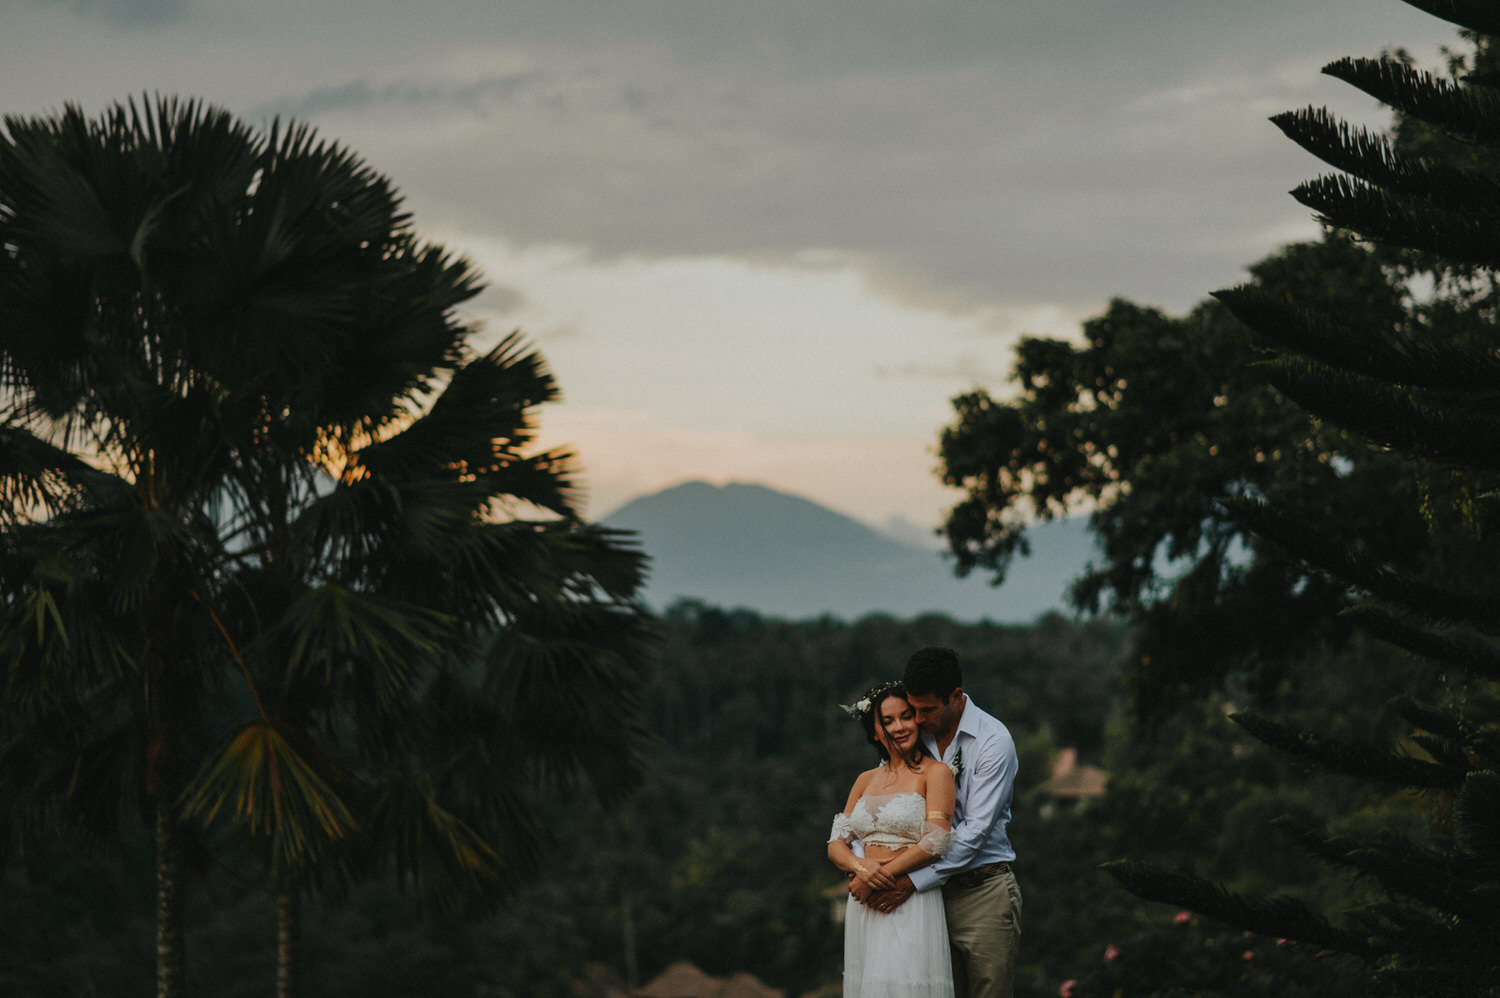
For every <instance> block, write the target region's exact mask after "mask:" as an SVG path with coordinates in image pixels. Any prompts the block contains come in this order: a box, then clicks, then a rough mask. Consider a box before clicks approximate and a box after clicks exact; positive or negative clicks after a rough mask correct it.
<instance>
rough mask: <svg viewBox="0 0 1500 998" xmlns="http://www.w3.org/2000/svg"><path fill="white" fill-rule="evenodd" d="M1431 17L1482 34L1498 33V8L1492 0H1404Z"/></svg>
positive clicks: (1499, 31) (1499, 17)
mask: <svg viewBox="0 0 1500 998" xmlns="http://www.w3.org/2000/svg"><path fill="white" fill-rule="evenodd" d="M1406 2H1407V3H1408V4H1410V5H1411V6H1413V7H1415V8H1417V9H1418V10H1421V11H1426V12H1427V13H1429V14H1431V15H1432V16H1433V17H1438V18H1442V19H1443V20H1444V21H1448V22H1451V23H1453V24H1456V25H1458V26H1459V27H1461V28H1468V29H1470V30H1471V31H1477V32H1479V33H1480V34H1482V35H1500V8H1497V7H1496V6H1495V4H1494V2H1493V0H1406Z"/></svg>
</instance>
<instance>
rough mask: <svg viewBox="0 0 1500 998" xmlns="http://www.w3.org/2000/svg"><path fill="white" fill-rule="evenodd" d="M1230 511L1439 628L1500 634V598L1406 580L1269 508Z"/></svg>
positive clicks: (1245, 503) (1235, 504) (1230, 504)
mask: <svg viewBox="0 0 1500 998" xmlns="http://www.w3.org/2000/svg"><path fill="white" fill-rule="evenodd" d="M1224 507H1225V509H1226V510H1227V511H1228V512H1229V513H1230V514H1232V515H1233V516H1234V518H1235V519H1237V520H1239V521H1240V522H1241V523H1244V524H1245V526H1246V527H1247V528H1248V529H1250V530H1252V531H1254V532H1256V533H1258V534H1262V535H1264V536H1266V537H1267V538H1269V539H1271V540H1273V541H1275V542H1276V543H1277V544H1280V545H1281V546H1282V547H1284V548H1286V549H1287V550H1288V551H1290V552H1292V553H1293V554H1295V555H1296V556H1297V557H1298V558H1300V559H1302V560H1303V561H1305V562H1307V563H1308V564H1310V565H1312V566H1314V567H1315V568H1319V569H1321V570H1322V571H1324V572H1327V573H1328V574H1329V575H1331V576H1333V577H1334V578H1336V579H1340V580H1342V581H1344V582H1346V583H1348V584H1349V585H1351V586H1354V587H1356V588H1358V589H1362V590H1364V591H1365V592H1367V593H1370V594H1371V595H1373V596H1376V597H1378V598H1379V599H1381V600H1383V601H1385V602H1387V603H1391V604H1394V605H1396V606H1398V607H1400V608H1401V609H1403V610H1405V611H1407V612H1411V613H1415V614H1418V615H1419V616H1422V617H1424V618H1426V619H1428V620H1431V621H1433V622H1435V623H1451V624H1463V625H1467V626H1469V627H1472V628H1474V629H1475V630H1477V631H1480V632H1482V633H1486V634H1491V633H1497V632H1500V596H1497V595H1495V594H1492V593H1475V592H1473V591H1471V590H1467V589H1466V590H1461V591H1460V590H1453V589H1446V588H1442V587H1439V586H1434V585H1430V584H1428V583H1425V582H1419V581H1417V580H1414V579H1411V578H1408V577H1407V576H1404V575H1400V574H1398V573H1397V572H1395V571H1393V570H1392V569H1390V568H1388V567H1386V566H1384V565H1379V564H1376V563H1375V562H1374V561H1372V560H1371V559H1370V558H1369V557H1367V556H1366V555H1365V554H1364V553H1363V551H1362V550H1361V549H1359V548H1356V547H1351V546H1350V545H1347V544H1344V543H1340V542H1338V541H1337V540H1335V539H1333V538H1330V537H1328V536H1327V534H1326V532H1320V531H1317V530H1311V529H1308V528H1306V527H1305V526H1304V525H1303V524H1302V523H1300V522H1299V521H1297V520H1295V519H1293V518H1291V517H1288V516H1286V515H1284V514H1281V513H1279V512H1278V511H1276V510H1274V509H1272V508H1271V507H1270V506H1268V505H1267V504H1265V503H1263V502H1257V501H1255V500H1248V499H1232V500H1226V501H1225V502H1224Z"/></svg>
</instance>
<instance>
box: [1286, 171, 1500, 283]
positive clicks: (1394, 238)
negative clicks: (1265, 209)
mask: <svg viewBox="0 0 1500 998" xmlns="http://www.w3.org/2000/svg"><path fill="white" fill-rule="evenodd" d="M1292 197H1294V198H1296V199H1297V200H1298V201H1299V202H1301V203H1302V204H1304V205H1306V206H1307V207H1309V208H1311V209H1312V210H1313V211H1316V212H1317V213H1318V217H1319V219H1320V220H1321V221H1323V222H1324V223H1325V224H1328V225H1332V226H1334V227H1335V228H1340V229H1348V230H1350V231H1352V232H1357V233H1359V234H1360V235H1361V236H1364V237H1365V238H1367V239H1370V240H1372V241H1374V242H1378V243H1386V244H1389V245H1392V246H1404V247H1407V248H1408V249H1415V250H1423V251H1426V252H1428V253H1433V254H1435V255H1439V256H1442V257H1445V258H1447V259H1448V260H1450V261H1452V262H1454V263H1467V264H1474V265H1477V266H1481V267H1495V266H1497V264H1500V235H1497V234H1496V231H1495V230H1496V225H1495V221H1496V219H1495V212H1494V210H1493V209H1490V210H1485V209H1483V208H1480V209H1478V210H1476V211H1474V212H1466V211H1463V210H1461V209H1454V210H1448V209H1445V208H1443V207H1441V206H1440V205H1436V204H1432V203H1429V202H1428V201H1426V200H1425V199H1424V198H1421V197H1414V196H1412V195H1408V194H1401V193H1395V192H1392V191H1387V190H1384V189H1382V188H1380V187H1377V186H1375V185H1373V184H1370V183H1367V182H1365V181H1363V180H1360V179H1358V178H1355V177H1349V176H1345V175H1343V174H1337V175H1331V176H1323V177H1319V178H1317V179H1316V180H1309V181H1307V182H1306V183H1304V184H1301V185H1299V186H1298V187H1296V188H1295V189H1294V190H1293V191H1292Z"/></svg>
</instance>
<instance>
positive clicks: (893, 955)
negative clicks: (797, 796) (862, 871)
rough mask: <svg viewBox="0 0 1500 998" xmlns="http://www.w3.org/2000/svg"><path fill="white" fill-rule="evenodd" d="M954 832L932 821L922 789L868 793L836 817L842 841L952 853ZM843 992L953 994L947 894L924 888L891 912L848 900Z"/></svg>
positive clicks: (852, 997)
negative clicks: (946, 909) (946, 916)
mask: <svg viewBox="0 0 1500 998" xmlns="http://www.w3.org/2000/svg"><path fill="white" fill-rule="evenodd" d="M951 837H952V833H951V832H949V831H947V830H946V829H940V828H938V827H937V826H935V825H932V824H930V823H928V822H927V801H926V800H925V799H924V798H923V797H922V795H921V794H919V793H904V794H881V795H876V796H865V797H861V798H860V799H859V801H858V803H856V804H855V805H854V809H853V810H852V811H851V812H850V813H849V814H847V815H845V814H838V815H835V816H834V819H833V830H832V831H831V832H830V833H829V837H828V841H830V842H832V841H834V840H835V839H839V840H842V841H844V842H853V841H854V840H855V839H858V840H860V841H862V842H863V843H864V844H865V845H867V846H870V845H880V846H887V847H889V848H893V849H900V848H902V847H909V848H914V849H918V848H920V849H924V850H926V851H927V852H930V853H932V854H933V855H934V856H941V855H942V854H943V853H944V852H946V851H947V848H948V841H949V839H950V838H951ZM844 998H953V964H952V958H951V957H950V956H949V953H948V923H947V919H946V918H945V917H944V915H943V892H942V891H939V890H930V891H918V892H917V893H916V894H913V895H912V896H911V897H910V898H908V899H907V901H906V903H905V904H903V905H901V906H900V907H899V908H897V909H896V910H895V911H893V912H891V913H890V914H883V913H881V912H879V911H875V910H873V909H870V908H867V907H865V906H864V905H862V904H860V903H859V902H858V901H856V900H854V898H853V897H850V898H849V901H848V907H847V908H846V909H845V914H844Z"/></svg>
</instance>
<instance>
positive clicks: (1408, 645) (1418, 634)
mask: <svg viewBox="0 0 1500 998" xmlns="http://www.w3.org/2000/svg"><path fill="white" fill-rule="evenodd" d="M1344 616H1346V617H1348V618H1349V619H1350V620H1352V621H1353V622H1354V624H1355V626H1357V627H1359V628H1360V629H1361V630H1363V631H1365V632H1366V633H1368V634H1373V635H1374V636H1375V637H1377V638H1379V639H1380V640H1382V641H1386V642H1388V643H1390V644H1393V645H1395V646H1396V647H1398V648H1404V649H1406V650H1407V651H1409V652H1412V653H1414V654H1417V655H1421V656H1422V657H1423V658H1429V659H1432V660H1433V661H1435V662H1442V663H1444V664H1447V665H1452V666H1457V667H1458V668H1460V669H1463V670H1465V671H1466V672H1470V673H1473V674H1474V675H1477V676H1484V677H1486V678H1489V679H1500V651H1496V650H1495V649H1494V648H1493V647H1491V646H1489V645H1482V644H1480V643H1478V642H1477V641H1466V640H1461V639H1458V638H1452V637H1448V636H1446V635H1442V634H1438V633H1437V632H1435V631H1433V630H1431V629H1430V628H1427V627H1424V626H1421V625H1419V624H1416V623H1414V622H1413V621H1412V620H1411V617H1410V615H1409V614H1405V613H1402V612H1400V611H1397V610H1391V609H1388V608H1386V607H1382V606H1378V605H1376V604H1373V603H1361V604H1359V605H1358V606H1354V607H1350V608H1349V609H1348V610H1346V611H1344ZM1403 713H1404V712H1403ZM1407 716H1408V719H1409V720H1413V723H1420V722H1417V721H1415V720H1414V719H1412V718H1411V717H1410V715H1407ZM1421 726H1422V727H1426V728H1430V729H1432V730H1438V729H1437V728H1436V727H1434V725H1432V724H1429V723H1421Z"/></svg>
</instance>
